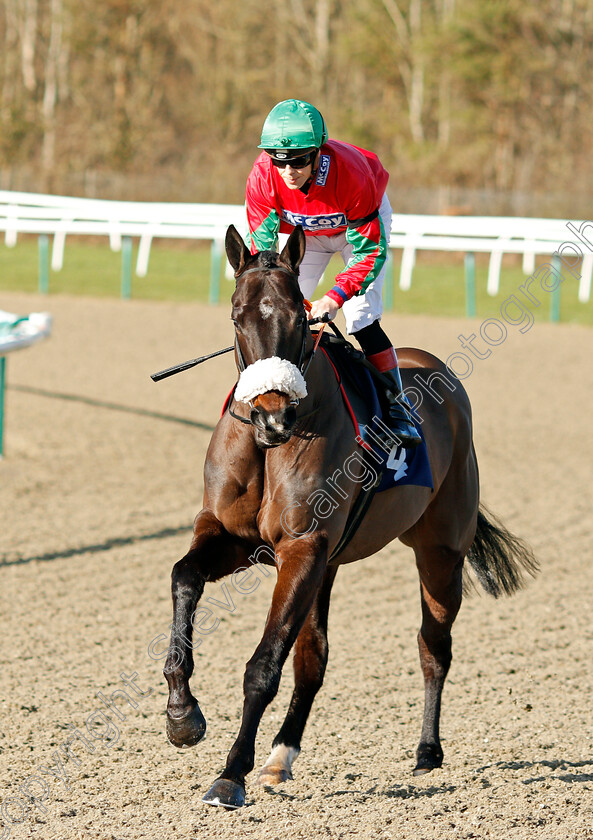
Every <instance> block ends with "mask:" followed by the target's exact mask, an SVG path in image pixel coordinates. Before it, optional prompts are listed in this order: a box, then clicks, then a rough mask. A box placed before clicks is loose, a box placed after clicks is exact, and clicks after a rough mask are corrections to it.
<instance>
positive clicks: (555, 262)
mask: <svg viewBox="0 0 593 840" xmlns="http://www.w3.org/2000/svg"><path fill="white" fill-rule="evenodd" d="M552 271H553V272H554V274H555V275H556V279H557V280H560V282H561V278H562V273H561V271H560V257H559V256H558V254H554V256H553V257H552ZM560 282H558V283H557V285H556V287H555V288H554V289H553V290H552V294H551V295H550V321H552V323H553V324H557V323H558V321H559V320H560Z"/></svg>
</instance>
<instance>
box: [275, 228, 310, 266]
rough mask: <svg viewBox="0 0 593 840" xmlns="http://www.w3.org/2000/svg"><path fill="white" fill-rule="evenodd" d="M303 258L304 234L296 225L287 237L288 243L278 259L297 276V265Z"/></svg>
mask: <svg viewBox="0 0 593 840" xmlns="http://www.w3.org/2000/svg"><path fill="white" fill-rule="evenodd" d="M304 256H305V234H304V232H303V228H302V227H301V225H297V226H296V227H295V229H294V230H293V232H292V233H291V234H290V236H289V237H288V241H287V242H286V245H285V246H284V248H283V249H282V253H281V254H280V259H281V260H282V262H283V263H284V264H285V265H288V266H289V267H290V268H291V269H292V270H293V271H294V272H295V274H297V273H298V268H299V265H300V264H301V262H302V261H303V257H304Z"/></svg>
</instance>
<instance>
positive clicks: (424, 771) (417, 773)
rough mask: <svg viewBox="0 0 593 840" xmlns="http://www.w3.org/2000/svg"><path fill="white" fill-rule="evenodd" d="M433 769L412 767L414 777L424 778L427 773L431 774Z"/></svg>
mask: <svg viewBox="0 0 593 840" xmlns="http://www.w3.org/2000/svg"><path fill="white" fill-rule="evenodd" d="M433 770H434V767H414V776H426V774H427V773H432V771H433Z"/></svg>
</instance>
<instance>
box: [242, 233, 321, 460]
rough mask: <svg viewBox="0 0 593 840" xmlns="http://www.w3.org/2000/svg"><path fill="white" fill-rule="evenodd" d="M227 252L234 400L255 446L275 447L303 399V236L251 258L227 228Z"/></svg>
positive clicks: (293, 236) (296, 235) (288, 429)
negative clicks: (231, 275) (247, 414)
mask: <svg viewBox="0 0 593 840" xmlns="http://www.w3.org/2000/svg"><path fill="white" fill-rule="evenodd" d="M226 253H227V256H228V259H229V262H230V264H231V265H232V267H233V268H234V270H235V278H236V280H237V285H236V288H235V292H234V294H233V297H232V301H231V302H232V306H233V309H232V313H231V318H232V320H233V323H234V324H235V344H236V355H237V364H238V367H239V370H240V371H241V376H240V378H239V383H238V385H237V389H236V391H235V398H236V399H237V400H238V401H239V402H245V403H247V404H249V406H250V407H251V422H252V423H253V425H254V426H255V438H256V442H257V443H258V445H260V446H263V447H271V446H278V445H279V444H281V443H286V441H288V440H289V439H290V437H291V435H292V431H293V428H294V425H295V423H296V405H298V401H299V399H300V398H301V397H304V396H306V394H307V389H306V386H305V381H304V378H303V375H302V367H303V362H304V355H305V343H306V339H307V335H308V334H309V330H308V327H307V313H306V311H305V306H304V299H303V295H302V293H301V290H300V288H299V284H298V268H299V265H300V264H301V260H302V259H303V255H304V253H305V234H304V233H303V230H302V228H300V227H297V228H295V230H294V231H293V233H291V235H290V236H289V238H288V241H287V243H286V246H285V247H284V249H283V251H282V253H281V254H277V253H276V252H274V251H261V252H260V253H258V254H253V255H251V254H250V253H249V251H248V249H247V248H246V247H245V243H244V242H243V239H242V238H241V236H240V235H239V233H238V232H237V231H236V229H235V228H234V227H233V226H232V225H231V227H229V229H228V231H227V235H226Z"/></svg>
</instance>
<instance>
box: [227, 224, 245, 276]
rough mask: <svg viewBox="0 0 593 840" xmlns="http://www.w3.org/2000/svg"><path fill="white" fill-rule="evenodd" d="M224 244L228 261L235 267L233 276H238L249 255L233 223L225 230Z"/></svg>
mask: <svg viewBox="0 0 593 840" xmlns="http://www.w3.org/2000/svg"><path fill="white" fill-rule="evenodd" d="M224 246H225V250H226V255H227V257H228V258H229V262H230V264H231V265H232V267H233V268H234V269H235V277H238V276H239V274H241V272H242V271H243V269H244V268H245V263H246V262H247V259H248V257H249V256H250V255H249V251H248V250H247V248H246V247H245V243H244V242H243V237H242V236H241V234H240V233H239V231H238V230H237V228H236V227H235V226H234V225H231V226H230V227H229V229H228V230H227V232H226V238H225V241H224Z"/></svg>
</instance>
